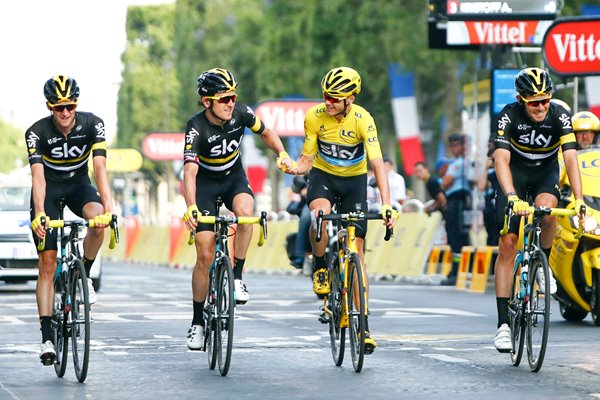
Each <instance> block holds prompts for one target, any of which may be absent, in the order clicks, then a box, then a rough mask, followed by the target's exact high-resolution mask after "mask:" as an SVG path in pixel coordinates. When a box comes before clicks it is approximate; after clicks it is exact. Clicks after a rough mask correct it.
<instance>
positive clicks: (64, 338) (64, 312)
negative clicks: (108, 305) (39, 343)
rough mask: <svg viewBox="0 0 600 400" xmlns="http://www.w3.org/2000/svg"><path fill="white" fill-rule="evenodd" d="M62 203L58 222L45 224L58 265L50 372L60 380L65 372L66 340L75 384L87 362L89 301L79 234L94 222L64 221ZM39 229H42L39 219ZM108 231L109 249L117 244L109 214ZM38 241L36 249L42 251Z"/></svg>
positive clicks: (84, 373) (83, 375)
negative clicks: (53, 239) (54, 236)
mask: <svg viewBox="0 0 600 400" xmlns="http://www.w3.org/2000/svg"><path fill="white" fill-rule="evenodd" d="M64 207H65V203H64V200H61V201H60V207H59V217H58V218H59V219H57V220H50V221H48V228H54V229H58V234H57V236H58V239H57V241H58V242H57V243H58V245H57V249H60V252H59V253H58V263H57V266H56V273H55V275H54V308H53V311H52V323H51V331H52V338H53V342H54V345H55V348H56V358H55V360H54V371H55V372H56V375H57V376H58V377H63V376H64V374H65V371H66V369H67V356H68V350H69V347H68V346H69V337H71V350H72V353H73V366H74V368H75V375H76V376H77V380H78V381H79V382H83V381H85V378H86V377H87V372H88V365H89V360H90V300H89V293H88V279H87V274H86V272H85V267H84V264H83V255H82V253H81V246H80V241H81V239H80V233H81V232H82V230H83V229H84V228H93V227H94V226H95V221H94V220H93V219H91V220H83V219H80V220H70V221H65V220H63V218H64ZM41 223H42V225H46V220H45V218H42V221H41ZM109 227H110V228H111V234H110V242H109V248H111V249H113V248H114V247H115V245H116V244H117V243H118V242H119V231H118V226H117V216H116V215H115V214H113V216H112V219H111V221H110V223H109ZM45 243H46V242H45V240H41V241H40V243H39V245H38V249H39V250H40V251H41V250H43V249H44V247H45Z"/></svg>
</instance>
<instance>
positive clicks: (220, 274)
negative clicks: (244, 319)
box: [188, 197, 267, 376]
mask: <svg viewBox="0 0 600 400" xmlns="http://www.w3.org/2000/svg"><path fill="white" fill-rule="evenodd" d="M216 205H217V213H218V211H219V209H220V208H221V206H222V205H223V201H222V199H221V198H220V197H218V198H217V200H216ZM193 218H194V220H195V221H196V222H197V223H202V224H212V225H214V226H215V229H214V235H215V249H214V259H213V261H212V263H211V265H210V267H209V269H208V279H209V281H208V291H207V293H206V301H205V306H204V310H203V318H204V347H203V348H202V350H203V351H206V352H207V354H208V365H209V368H210V369H214V368H215V367H216V365H217V361H218V363H219V371H220V373H221V375H222V376H225V375H227V372H228V371H229V366H230V362H231V353H232V346H233V330H234V322H233V321H234V315H235V305H236V299H235V291H234V280H235V279H234V276H233V268H232V265H231V259H230V255H229V246H228V242H229V240H228V238H229V235H230V234H229V227H230V225H232V224H257V223H258V224H260V237H259V240H258V245H259V246H262V245H263V243H264V241H265V239H266V237H267V213H266V212H264V211H263V212H262V213H261V216H260V217H236V216H198V215H197V213H196V212H194V213H193ZM195 236H196V235H195V232H190V237H189V239H188V244H190V245H191V244H193V243H194V242H195ZM224 335H225V339H224Z"/></svg>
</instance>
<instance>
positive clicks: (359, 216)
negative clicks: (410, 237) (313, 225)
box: [316, 210, 394, 242]
mask: <svg viewBox="0 0 600 400" xmlns="http://www.w3.org/2000/svg"><path fill="white" fill-rule="evenodd" d="M385 217H386V220H389V219H390V218H392V211H391V210H387V211H386V213H385ZM370 219H371V220H373V219H383V217H382V216H381V214H377V213H365V212H362V211H353V212H349V213H342V214H327V215H325V214H323V210H319V213H318V214H317V238H316V240H317V242H320V241H321V237H322V236H323V221H339V220H345V221H360V220H370ZM392 236H394V231H393V230H392V229H391V228H388V227H387V226H386V227H385V236H384V238H383V239H384V240H385V241H388V240H390V238H391V237H392Z"/></svg>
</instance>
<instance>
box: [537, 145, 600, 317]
mask: <svg viewBox="0 0 600 400" xmlns="http://www.w3.org/2000/svg"><path fill="white" fill-rule="evenodd" d="M577 156H578V160H579V170H580V174H581V180H582V185H583V198H584V201H585V204H586V207H587V218H586V221H585V223H584V226H583V235H582V236H581V238H580V239H577V238H576V237H575V235H576V233H577V229H578V225H579V221H578V219H577V217H576V216H574V217H557V224H556V228H557V230H556V235H555V237H554V241H553V244H552V251H551V253H550V259H549V264H550V267H551V268H552V271H553V273H554V277H555V278H556V280H557V284H558V285H557V286H558V290H557V292H556V294H555V295H554V297H555V298H556V299H557V300H558V302H559V304H560V314H561V315H562V317H563V318H564V319H565V320H567V321H581V320H583V319H584V318H585V317H586V316H587V315H588V313H591V314H592V319H593V321H594V324H595V325H596V326H600V147H594V148H590V149H586V150H579V151H578V152H577ZM559 207H564V208H571V209H572V208H574V207H575V198H574V197H573V195H572V193H571V191H570V188H569V187H568V185H567V187H566V188H565V190H562V189H561V200H560V202H559Z"/></svg>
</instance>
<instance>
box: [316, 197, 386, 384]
mask: <svg viewBox="0 0 600 400" xmlns="http://www.w3.org/2000/svg"><path fill="white" fill-rule="evenodd" d="M338 209H339V208H338ZM386 218H388V219H389V218H391V211H388V213H387V215H386ZM375 219H379V220H381V219H382V216H381V214H371V213H364V212H362V211H360V210H357V211H354V212H349V213H341V214H334V213H332V214H328V215H324V214H323V211H322V210H320V211H319V212H318V214H317V220H316V223H317V237H316V240H317V241H321V237H322V229H323V228H322V222H323V221H332V222H333V223H335V224H336V225H337V246H336V249H335V253H336V254H334V255H333V257H332V258H331V262H330V263H329V265H328V268H329V287H330V288H331V289H330V293H329V294H328V295H326V296H325V297H324V299H323V306H322V314H321V316H320V318H319V321H321V322H322V323H324V324H328V325H329V338H330V345H331V354H332V356H333V361H334V363H335V365H336V366H338V367H339V366H341V365H342V363H343V361H344V347H345V340H346V329H348V328H349V334H348V336H349V340H350V354H351V356H352V366H353V367H354V371H356V372H360V371H361V370H362V367H363V361H364V356H365V330H366V329H365V328H366V326H365V325H366V318H367V315H368V313H369V310H368V301H367V290H366V287H365V276H364V275H363V269H362V266H361V261H360V257H359V254H358V248H357V246H356V240H355V239H356V227H357V226H358V221H361V220H375ZM390 237H392V230H391V229H389V228H386V233H385V240H386V241H387V240H389V239H390Z"/></svg>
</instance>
